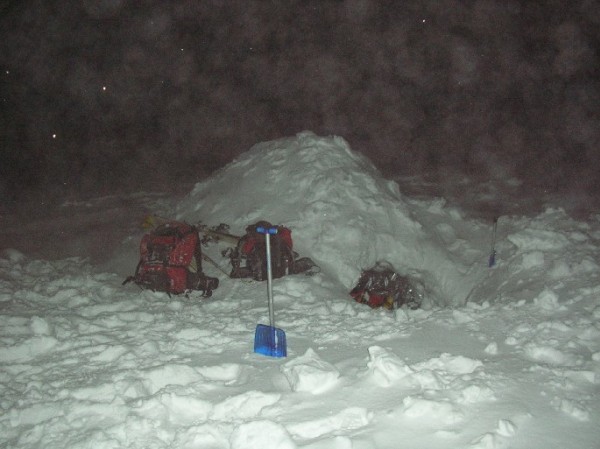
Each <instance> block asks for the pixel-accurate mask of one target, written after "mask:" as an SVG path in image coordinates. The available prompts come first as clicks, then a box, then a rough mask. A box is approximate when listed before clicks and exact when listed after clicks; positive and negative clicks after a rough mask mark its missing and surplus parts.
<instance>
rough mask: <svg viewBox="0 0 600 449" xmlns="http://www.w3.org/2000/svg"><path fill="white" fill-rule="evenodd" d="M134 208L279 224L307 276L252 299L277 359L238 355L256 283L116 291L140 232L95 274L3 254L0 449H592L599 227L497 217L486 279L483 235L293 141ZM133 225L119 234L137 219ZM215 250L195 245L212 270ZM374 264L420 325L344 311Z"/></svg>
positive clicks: (325, 149)
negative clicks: (391, 269) (404, 295)
mask: <svg viewBox="0 0 600 449" xmlns="http://www.w3.org/2000/svg"><path fill="white" fill-rule="evenodd" d="M152 198H154V200H153V199H152ZM140 199H141V200H142V202H143V203H144V205H145V206H144V209H151V211H152V212H156V213H160V214H161V215H165V214H167V215H169V216H173V217H177V218H179V219H184V220H187V221H188V222H190V223H197V222H202V223H204V224H208V225H215V224H219V223H221V222H224V223H228V224H229V225H230V226H231V231H232V232H233V233H241V232H242V231H243V230H244V228H245V227H246V226H247V225H248V224H250V223H253V222H255V221H257V220H259V219H267V220H270V221H272V222H273V223H280V224H285V225H286V226H289V227H290V228H291V229H292V232H293V234H292V235H293V237H294V242H295V249H296V250H297V251H298V253H300V255H301V256H309V257H311V258H313V259H314V260H315V261H316V262H317V263H318V264H319V265H320V266H321V268H322V271H321V272H320V273H319V274H316V275H314V276H311V277H307V276H303V275H293V276H287V277H284V278H281V279H276V280H275V281H274V283H273V287H274V297H275V306H276V325H277V326H278V327H280V328H283V329H284V330H285V332H286V334H287V338H288V357H287V358H282V359H272V358H269V357H264V356H261V355H257V354H254V353H253V350H252V344H253V332H254V328H255V326H256V324H257V323H267V322H268V313H267V304H266V288H265V287H266V286H265V283H260V282H251V281H250V282H246V281H244V280H234V279H228V278H226V277H224V276H223V274H222V273H221V272H219V271H218V270H216V269H215V268H214V267H212V266H211V265H209V264H206V265H205V267H204V268H205V271H206V272H207V274H209V275H211V276H219V277H220V279H221V284H220V286H219V288H218V289H217V290H216V291H215V292H214V295H213V297H212V298H210V299H203V298H201V297H199V296H197V295H194V294H192V295H190V296H189V297H185V296H183V295H182V296H176V297H171V298H169V297H168V296H167V295H165V294H161V293H152V292H149V291H139V290H138V289H137V288H136V287H135V286H132V285H127V286H121V282H122V280H123V277H124V274H125V273H123V272H121V268H119V269H116V268H115V267H117V266H118V267H121V266H123V263H124V261H127V260H129V264H130V268H129V270H130V271H129V272H128V273H130V272H131V271H132V270H133V269H134V268H135V264H136V263H137V256H138V254H137V244H138V243H139V239H140V237H141V235H142V233H143V231H142V230H141V229H139V230H137V231H135V232H132V233H131V235H129V236H127V237H126V238H124V239H123V240H122V241H121V242H119V243H120V245H119V247H118V248H117V250H116V251H114V254H113V256H112V257H111V260H110V261H108V263H107V262H106V261H105V260H102V261H101V262H102V263H101V265H98V263H95V262H94V261H93V260H92V261H91V262H90V261H89V260H85V259H83V258H82V257H70V258H59V259H53V260H45V259H44V260H41V259H35V258H31V257H30V256H29V255H28V254H25V253H24V252H23V251H20V250H18V249H3V251H2V252H1V253H0V324H1V327H0V394H1V396H0V446H2V447H7V448H19V449H21V448H37V447H44V448H46V449H49V448H61V449H65V448H66V449H71V448H89V447H93V448H99V449H108V448H182V449H287V448H289V449H294V448H307V449H396V448H398V447H402V448H410V449H417V448H418V449H421V448H429V449H459V448H460V449H463V448H473V449H488V448H492V449H500V448H509V447H510V448H514V449H549V448H551V449H554V448H556V449H558V448H560V449H564V448H569V449H576V448H577V449H580V448H593V447H597V442H598V441H599V440H600V428H599V427H598V425H597V424H598V422H600V406H599V404H600V402H599V401H598V396H599V394H598V393H599V385H600V306H599V299H598V298H599V295H600V268H599V267H598V264H597V261H598V260H599V255H600V251H599V247H600V246H599V241H600V219H599V218H596V219H594V220H590V221H589V222H579V221H575V220H573V219H572V218H570V217H569V216H568V215H567V214H565V212H564V211H562V210H561V209H557V208H547V209H546V210H545V212H543V213H541V214H539V215H537V216H535V217H533V218H526V217H508V216H503V217H500V220H499V226H498V236H497V251H498V259H497V260H498V264H497V266H495V267H493V268H488V266H487V259H488V254H489V251H490V232H491V224H490V223H482V222H479V221H476V220H467V219H465V218H464V217H463V215H462V213H461V211H460V210H458V209H456V208H452V207H449V206H448V205H447V204H446V203H445V201H444V200H442V199H429V200H415V199H411V198H408V197H405V196H403V195H402V194H401V193H400V192H399V189H398V187H397V185H396V184H394V183H391V182H388V181H385V180H383V179H382V178H381V176H380V175H379V174H378V172H377V170H375V168H374V167H373V166H372V165H371V163H370V162H369V161H368V160H366V159H365V158H363V157H362V156H360V155H358V154H356V153H354V152H353V151H352V150H351V149H350V148H349V147H348V145H347V143H346V142H345V141H344V140H343V139H341V138H337V137H326V138H322V137H318V136H315V135H314V134H312V133H308V132H306V133H301V134H299V135H297V136H295V137H291V138H286V139H281V140H277V141H273V142H267V143H263V144H259V145H257V146H255V147H254V148H252V149H251V150H250V151H248V152H247V153H245V154H244V155H242V156H241V157H240V158H239V159H237V160H235V161H233V162H232V163H231V164H229V165H228V166H227V167H225V168H224V169H223V170H221V171H219V172H217V173H215V174H214V175H213V176H212V177H210V178H209V179H207V180H205V181H202V182H200V183H198V184H197V185H196V186H195V187H194V188H193V190H192V191H191V192H190V193H189V195H187V196H186V197H185V198H183V199H182V200H180V201H179V200H177V201H176V202H175V203H176V204H173V205H172V206H170V204H172V203H170V202H166V201H164V198H163V197H152V196H147V197H144V196H143V195H142V196H141V197H140ZM122 200H123V199H118V198H116V199H114V201H111V200H110V199H106V198H104V199H103V200H102V201H97V202H94V201H90V202H87V203H86V204H85V205H78V204H70V205H68V206H66V207H65V214H64V217H66V216H70V217H75V216H78V217H82V216H84V215H85V211H89V213H90V216H102V210H105V209H107V210H111V211H114V210H115V207H116V203H120V202H122ZM130 201H131V199H129V200H128V201H125V203H126V204H130ZM152 201H155V203H154V207H152V204H151V203H152ZM130 209H131V208H129V207H128V208H126V209H123V216H120V217H119V220H116V222H115V225H118V226H121V224H122V223H123V222H126V221H127V220H126V219H125V216H126V215H127V211H128V210H130ZM133 210H134V211H135V213H134V214H132V215H135V216H131V221H130V224H131V226H132V227H133V226H136V225H137V224H138V223H140V222H141V220H142V219H143V217H140V216H137V214H138V213H139V209H137V208H135V209H133ZM73 211H77V214H74V213H72V212H73ZM64 217H59V218H60V219H59V220H57V223H59V224H62V223H64V220H65V218H64ZM88 222H89V220H85V219H84V220H83V223H84V224H86V226H87V223H88ZM103 226H107V227H110V223H103ZM49 228H50V229H52V226H50V227H49ZM57 228H59V229H60V228H61V226H60V225H59V226H57ZM86 229H87V228H86ZM29 230H30V229H26V231H29ZM9 235H10V236H11V238H13V242H14V243H15V245H17V244H18V242H19V238H20V237H22V236H21V235H20V234H19V232H18V229H17V228H16V227H15V228H12V229H10V230H9ZM29 235H30V233H28V234H26V236H29ZM99 235H115V234H114V233H110V232H103V233H101V234H99ZM84 237H85V233H80V234H78V238H80V239H82V243H84V245H83V246H82V247H83V248H89V247H90V246H89V245H88V243H89V242H85V241H83V240H84ZM89 238H90V239H93V238H94V236H93V235H90V236H89ZM110 243H111V242H105V244H106V248H107V251H108V248H110V247H111V245H110ZM92 246H93V247H96V248H99V245H98V242H97V241H96V242H95V243H94V244H93V245H92ZM220 250H221V248H220V247H219V246H218V245H212V246H209V247H207V248H206V252H207V254H209V255H210V256H211V257H212V258H213V259H215V260H218V261H220V262H222V263H223V268H225V269H227V264H226V261H225V260H224V259H221V258H220ZM378 259H386V260H388V261H390V262H391V263H392V264H394V265H395V267H396V268H397V269H398V270H399V271H402V272H405V273H408V274H413V275H415V276H419V277H420V278H421V279H422V280H423V282H424V283H425V285H426V286H427V287H428V296H427V302H426V304H425V305H424V307H423V309H419V310H397V311H394V312H388V311H385V310H380V309H378V310H372V309H370V308H368V307H367V306H364V305H362V304H357V303H355V302H354V301H352V300H351V299H350V298H349V296H348V290H349V288H350V287H351V286H352V285H353V283H354V282H355V281H356V279H357V277H358V275H359V273H360V270H361V269H362V268H366V267H369V266H370V265H372V264H373V263H374V262H375V261H376V260H378ZM111 261H113V262H115V263H112V264H111Z"/></svg>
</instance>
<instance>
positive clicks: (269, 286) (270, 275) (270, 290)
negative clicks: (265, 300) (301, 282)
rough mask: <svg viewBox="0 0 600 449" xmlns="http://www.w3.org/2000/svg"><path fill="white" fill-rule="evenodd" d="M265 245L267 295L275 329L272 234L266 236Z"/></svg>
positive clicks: (270, 320)
mask: <svg viewBox="0 0 600 449" xmlns="http://www.w3.org/2000/svg"><path fill="white" fill-rule="evenodd" d="M265 244H266V247H267V293H268V296H269V323H270V324H271V327H275V312H274V310H273V272H272V269H271V234H270V233H268V232H267V233H266V234H265Z"/></svg>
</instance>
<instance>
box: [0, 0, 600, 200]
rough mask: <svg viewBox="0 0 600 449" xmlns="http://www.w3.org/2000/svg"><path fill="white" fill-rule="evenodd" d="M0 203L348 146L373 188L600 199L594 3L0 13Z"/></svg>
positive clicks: (71, 3) (171, 6)
mask: <svg viewBox="0 0 600 449" xmlns="http://www.w3.org/2000/svg"><path fill="white" fill-rule="evenodd" d="M0 15H1V17H0V69H1V73H0V76H1V78H0V101H1V103H0V104H1V110H0V127H1V128H0V132H1V137H2V140H1V143H0V144H1V146H2V148H1V155H0V158H1V160H0V163H1V165H0V175H1V182H2V184H0V194H2V195H3V196H4V197H5V198H8V199H9V202H10V201H11V200H12V201H14V200H15V199H19V198H22V197H28V196H30V197H31V196H36V195H38V196H39V195H41V194H42V192H43V196H54V197H61V196H62V195H66V194H73V193H74V192H77V193H81V194H83V195H88V194H97V193H102V194H105V193H114V192H116V191H132V190H133V191H135V190H144V189H145V190H147V189H155V190H162V189H165V188H169V187H168V186H169V185H173V184H174V183H190V182H193V181H197V180H199V179H200V178H202V177H203V176H205V175H206V174H208V173H210V172H212V171H214V170H215V169H216V168H219V167H221V166H223V165H224V164H226V163H227V162H229V161H230V160H231V159H232V158H234V157H235V156H236V155H238V154H240V153H241V152H243V151H245V150H247V149H248V148H249V147H250V146H252V145H253V144H255V143H258V142H261V141H265V140H271V139H274V138H279V137H285V136H290V135H294V134H295V133H297V132H299V131H302V130H312V131H314V132H315V133H317V134H322V135H329V134H336V135H340V136H342V137H344V138H345V139H346V140H348V142H349V143H350V145H351V146H352V148H354V149H355V150H358V151H361V152H363V153H365V154H367V155H368V156H369V157H370V158H371V159H372V160H373V161H374V162H375V163H376V165H378V166H379V168H380V169H381V170H382V171H383V173H384V174H385V175H386V176H390V177H393V176H395V175H400V174H403V175H406V174H413V173H418V174H427V175H429V176H430V177H431V178H432V179H434V180H435V179H439V180H440V182H443V181H444V180H446V179H448V176H447V173H450V172H454V171H456V172H462V173H466V174H471V175H472V176H475V177H480V178H482V179H485V178H490V179H504V178H506V177H509V176H517V177H519V178H521V179H523V180H524V181H525V182H526V183H529V184H531V185H532V186H533V185H535V186H537V187H542V188H544V189H549V190H558V191H570V192H573V191H576V192H588V194H589V193H590V192H591V193H595V192H600V179H599V178H600V175H599V173H600V170H599V168H598V167H599V162H600V123H599V117H600V63H599V62H600V61H599V47H600V32H599V31H598V30H600V5H599V4H598V2H597V1H592V0H573V1H564V0H559V1H555V0H552V1H539V2H538V1H525V0H524V1H516V0H419V1H417V0H408V1H395V0H385V1H374V0H347V1H326V0H315V1H311V0H296V1H267V0H264V1H252V0H241V1H225V0H222V1H216V0H213V1H188V0H169V1H164V0H137V1H131V0H130V1H128V0H99V1H93V0H61V1H56V0H17V1H11V0H4V1H1V0H0Z"/></svg>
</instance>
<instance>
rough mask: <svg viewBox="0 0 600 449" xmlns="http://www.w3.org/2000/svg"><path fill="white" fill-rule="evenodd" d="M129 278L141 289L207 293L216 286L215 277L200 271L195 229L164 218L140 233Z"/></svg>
mask: <svg viewBox="0 0 600 449" xmlns="http://www.w3.org/2000/svg"><path fill="white" fill-rule="evenodd" d="M130 281H133V282H134V283H136V284H137V285H139V286H140V287H141V288H143V289H149V290H152V291H161V292H166V293H168V294H171V293H173V294H176V295H177V294H180V293H184V292H187V291H190V290H200V291H202V293H203V296H207V297H208V296H211V295H212V291H213V290H214V289H216V288H217V287H218V286H219V280H218V279H217V278H213V277H208V276H206V275H205V274H204V273H203V272H202V252H201V246H200V239H199V237H198V230H197V229H196V227H195V226H191V225H188V224H187V223H180V222H175V221H173V222H168V223H164V224H162V225H160V226H158V227H156V228H155V229H154V230H153V231H152V232H150V233H149V234H146V235H144V236H143V237H142V242H141V244H140V261H139V263H138V265H137V268H136V270H135V274H134V275H133V276H130V277H128V278H127V279H125V281H124V282H123V284H126V283H128V282H130Z"/></svg>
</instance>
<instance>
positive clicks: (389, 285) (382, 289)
mask: <svg viewBox="0 0 600 449" xmlns="http://www.w3.org/2000/svg"><path fill="white" fill-rule="evenodd" d="M424 293H425V292H424V288H423V284H422V283H421V282H420V281H418V280H417V279H413V278H411V277H409V276H402V275H400V274H398V273H396V271H395V270H394V269H393V268H392V266H391V265H390V264H389V263H387V262H384V261H379V262H377V264H376V265H375V266H374V267H373V268H370V269H368V270H363V272H362V273H361V275H360V278H359V279H358V282H357V283H356V286H355V287H354V288H353V289H352V290H351V291H350V296H352V297H353V298H354V299H355V300H356V301H357V302H360V303H363V304H367V305H368V306H369V307H371V308H378V307H384V308H386V309H389V310H392V309H399V308H401V307H402V306H404V305H406V306H407V307H408V308H410V309H417V308H419V307H420V306H421V304H422V302H423V298H424Z"/></svg>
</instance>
